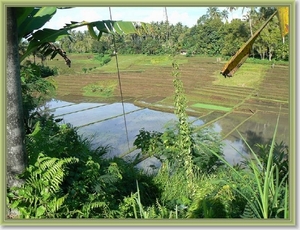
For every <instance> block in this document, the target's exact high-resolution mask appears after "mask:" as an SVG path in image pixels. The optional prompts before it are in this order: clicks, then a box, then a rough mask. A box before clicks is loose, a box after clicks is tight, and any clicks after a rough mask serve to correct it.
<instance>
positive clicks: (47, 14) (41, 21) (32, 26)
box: [17, 7, 56, 39]
mask: <svg viewBox="0 0 300 230" xmlns="http://www.w3.org/2000/svg"><path fill="white" fill-rule="evenodd" d="M35 10H36V9H34V10H32V12H31V13H30V14H28V11H26V12H25V13H26V14H27V17H26V18H25V20H24V17H25V15H24V14H22V15H20V16H17V17H18V19H17V21H18V22H20V23H21V21H22V20H23V22H22V23H21V24H20V25H18V36H19V39H21V38H22V37H24V36H26V35H28V34H30V33H32V32H33V31H34V30H37V29H40V28H41V27H42V26H44V25H45V24H46V22H48V21H49V20H50V19H51V18H52V17H53V15H54V14H55V13H56V7H42V8H40V9H38V10H37V12H35ZM19 17H20V18H19Z"/></svg>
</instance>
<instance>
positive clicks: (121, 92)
mask: <svg viewBox="0 0 300 230" xmlns="http://www.w3.org/2000/svg"><path fill="white" fill-rule="evenodd" d="M109 14H110V20H111V21H112V14H111V9H110V7H109ZM112 36H113V44H114V55H115V57H116V65H117V72H118V80H119V89H120V95H121V102H122V109H123V118H124V125H125V131H126V138H127V146H128V151H130V147H129V137H128V129H127V121H126V114H125V106H124V98H123V90H122V84H121V76H120V70H119V62H118V55H117V54H118V52H117V46H116V41H115V36H114V35H112Z"/></svg>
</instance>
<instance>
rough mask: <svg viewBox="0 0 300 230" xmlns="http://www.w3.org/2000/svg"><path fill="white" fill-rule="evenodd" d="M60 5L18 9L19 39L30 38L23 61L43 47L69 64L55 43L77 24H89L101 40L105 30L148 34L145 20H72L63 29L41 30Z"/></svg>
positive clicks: (113, 32) (96, 37) (106, 31)
mask: <svg viewBox="0 0 300 230" xmlns="http://www.w3.org/2000/svg"><path fill="white" fill-rule="evenodd" d="M57 9H59V8H57V7H41V8H37V7H19V8H17V25H18V39H19V42H20V41H21V40H22V39H25V40H27V41H28V42H29V43H28V47H27V50H26V51H25V53H24V54H23V55H22V56H21V57H20V61H23V60H24V59H25V58H26V57H28V56H29V55H30V54H32V52H34V51H36V50H42V51H43V53H44V54H45V55H51V58H54V57H55V55H56V54H60V55H61V56H62V57H63V58H64V59H65V60H66V63H67V64H68V59H66V54H65V52H64V51H62V50H61V49H59V48H57V47H56V46H55V45H54V44H53V43H54V42H56V41H58V40H60V39H61V38H62V37H65V36H70V33H69V31H70V30H72V29H75V28H78V27H82V26H87V28H88V31H89V33H90V35H91V36H92V37H93V38H94V39H97V40H98V41H99V40H100V38H101V36H102V34H103V33H109V34H121V35H122V34H142V33H147V30H148V24H147V23H143V22H130V21H113V20H103V21H93V22H87V21H82V22H73V21H71V22H70V23H68V24H66V25H65V26H64V27H63V28H61V29H58V30H57V29H48V28H44V29H41V28H42V27H43V26H44V25H45V23H46V22H48V21H49V20H50V19H51V18H52V17H53V15H55V13H56V11H57Z"/></svg>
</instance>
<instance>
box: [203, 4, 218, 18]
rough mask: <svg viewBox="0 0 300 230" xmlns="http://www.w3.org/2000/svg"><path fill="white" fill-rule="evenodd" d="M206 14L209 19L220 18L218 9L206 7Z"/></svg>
mask: <svg viewBox="0 0 300 230" xmlns="http://www.w3.org/2000/svg"><path fill="white" fill-rule="evenodd" d="M206 14H207V15H208V16H209V17H210V18H213V19H214V18H220V17H221V13H220V11H219V9H218V7H208V8H207V11H206Z"/></svg>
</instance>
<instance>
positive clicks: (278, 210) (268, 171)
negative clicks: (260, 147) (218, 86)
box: [201, 114, 289, 219]
mask: <svg viewBox="0 0 300 230" xmlns="http://www.w3.org/2000/svg"><path fill="white" fill-rule="evenodd" d="M279 117H280V114H279V115H278V117H277V123H276V126H275V130H274V134H273V139H272V142H271V145H270V150H269V152H268V153H267V154H268V159H267V164H266V165H264V164H263V162H262V161H261V160H260V159H259V157H258V154H257V153H255V152H254V151H253V149H252V148H251V146H250V145H249V144H248V142H247V141H246V140H245V138H244V137H243V136H242V135H241V133H239V134H240V136H241V138H242V140H243V141H244V143H245V145H246V146H247V147H248V148H249V149H250V152H251V158H250V159H246V162H247V168H246V169H245V170H247V173H248V174H249V176H250V177H251V178H252V181H253V184H249V183H248V184H247V182H245V181H244V179H243V172H244V170H242V171H239V170H238V169H236V168H235V167H234V166H232V165H231V164H230V163H228V162H227V161H226V160H225V159H224V158H223V157H221V156H219V155H218V154H217V153H215V152H214V151H213V150H210V149H208V150H209V151H211V153H213V154H214V155H215V156H217V157H218V158H219V159H220V160H221V161H223V162H224V164H225V165H226V166H227V167H228V168H229V169H230V170H231V171H232V172H233V173H234V174H235V175H236V176H237V178H238V180H237V185H241V184H243V183H244V184H243V187H244V188H246V189H243V190H240V189H239V186H237V187H236V188H235V190H236V191H237V192H238V193H239V194H240V195H241V196H243V197H244V198H245V199H246V200H247V205H246V208H245V212H244V215H243V216H242V217H254V218H264V219H267V218H278V217H281V216H282V213H283V218H289V204H288V192H289V188H288V174H286V175H285V176H284V177H283V178H281V180H280V179H279V178H280V177H279V170H278V167H279V166H278V165H277V164H274V162H273V157H274V154H273V152H274V146H275V138H276V135H277V128H278V123H279ZM201 145H202V146H203V148H207V147H206V146H205V145H204V144H201Z"/></svg>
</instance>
